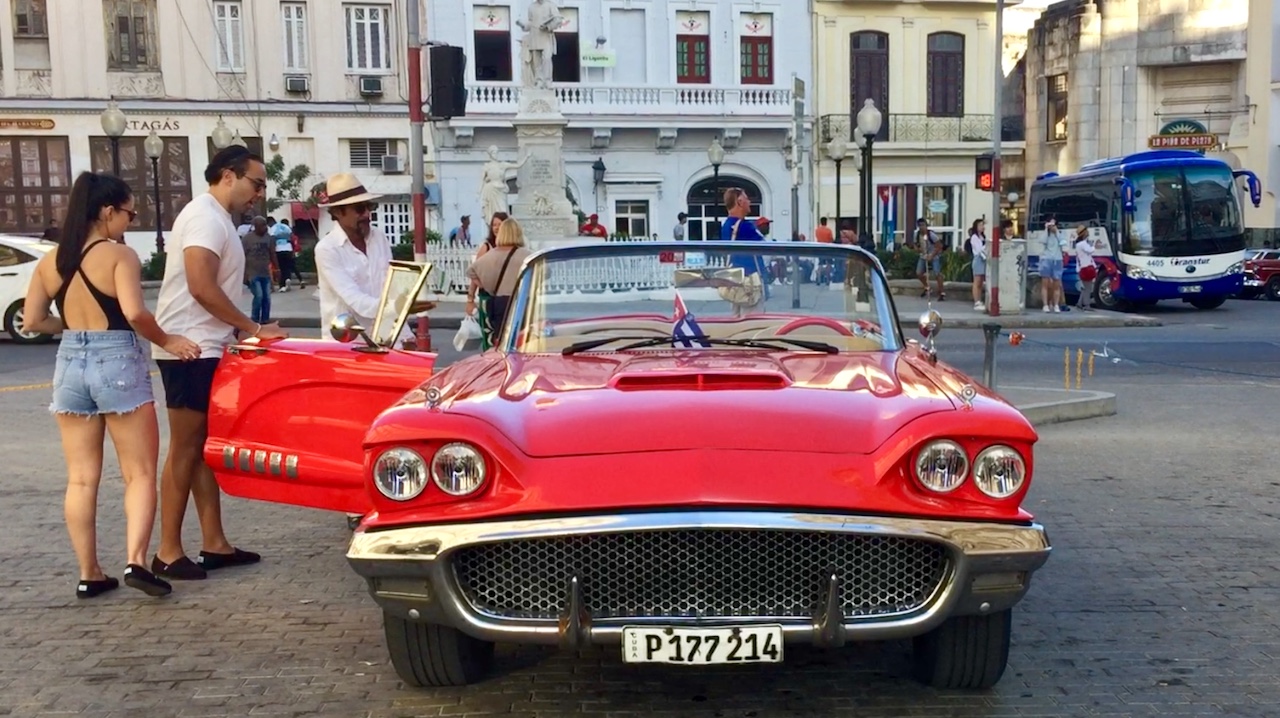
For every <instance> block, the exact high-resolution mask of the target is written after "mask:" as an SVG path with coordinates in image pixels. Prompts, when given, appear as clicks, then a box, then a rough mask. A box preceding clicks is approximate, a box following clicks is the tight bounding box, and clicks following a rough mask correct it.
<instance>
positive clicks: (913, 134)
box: [819, 113, 1026, 145]
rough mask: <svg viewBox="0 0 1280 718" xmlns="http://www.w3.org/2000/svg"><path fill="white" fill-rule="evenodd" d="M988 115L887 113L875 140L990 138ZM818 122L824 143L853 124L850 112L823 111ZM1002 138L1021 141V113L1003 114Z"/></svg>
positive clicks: (930, 142) (926, 141)
mask: <svg viewBox="0 0 1280 718" xmlns="http://www.w3.org/2000/svg"><path fill="white" fill-rule="evenodd" d="M991 120H992V115H964V116H961V117H934V116H930V115H922V114H902V113H890V114H889V115H888V116H886V117H885V119H884V123H883V125H882V126H881V128H880V135H879V136H878V137H876V142H901V143H905V144H917V145H936V144H951V143H960V144H963V143H966V142H975V143H977V142H982V143H990V142H991ZM819 124H820V129H821V132H822V138H821V139H822V142H823V143H824V144H825V143H827V142H830V141H831V139H832V138H833V137H834V136H835V135H836V134H837V133H838V134H840V135H841V136H842V137H844V138H845V139H846V140H848V139H850V138H851V135H850V134H849V133H850V131H851V130H852V129H853V127H855V126H856V120H855V119H854V116H853V115H823V116H822V119H821V122H820V123H819ZM1000 139H1001V141H1002V142H1022V141H1023V140H1025V139H1026V133H1025V132H1024V130H1023V121H1022V118H1021V117H1006V118H1004V122H1003V132H1002V133H1001V138H1000Z"/></svg>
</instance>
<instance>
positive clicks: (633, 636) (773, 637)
mask: <svg viewBox="0 0 1280 718" xmlns="http://www.w3.org/2000/svg"><path fill="white" fill-rule="evenodd" d="M622 660H623V662H624V663H681V664H685V665H711V664H717V663H781V662H782V626H776V625H770V626H740V627H736V628H735V627H729V628H660V627H659V628H647V627H644V628H641V627H633V626H629V627H626V628H623V629H622Z"/></svg>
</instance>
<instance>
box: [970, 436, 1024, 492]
mask: <svg viewBox="0 0 1280 718" xmlns="http://www.w3.org/2000/svg"><path fill="white" fill-rule="evenodd" d="M995 454H1002V455H1003V458H1001V459H997V460H998V461H1011V462H1012V463H1013V465H1014V466H1016V467H1017V470H1018V471H1019V472H1020V476H1019V477H1018V481H1017V485H1016V486H1014V487H1013V489H1012V490H1009V491H1006V492H1004V493H993V492H991V491H988V490H987V489H986V487H985V486H984V485H983V479H981V478H980V473H982V472H983V470H984V469H986V468H987V466H988V465H989V464H988V462H990V461H992V456H993V455H995ZM972 473H973V485H974V487H975V488H976V489H977V490H978V491H980V492H981V493H982V495H983V496H986V497H987V498H990V499H995V500H997V501H1003V500H1004V499H1008V498H1010V497H1013V496H1016V495H1018V494H1019V493H1020V492H1021V491H1022V490H1023V489H1024V488H1026V485H1027V475H1028V474H1027V459H1026V457H1024V456H1023V455H1022V452H1020V451H1018V450H1017V449H1016V448H1014V447H1012V446H1009V445H1007V444H992V445H991V446H988V447H986V448H984V449H983V450H982V451H979V452H978V454H977V455H976V456H974V457H973V467H972Z"/></svg>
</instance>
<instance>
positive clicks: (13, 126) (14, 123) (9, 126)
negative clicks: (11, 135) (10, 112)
mask: <svg viewBox="0 0 1280 718" xmlns="http://www.w3.org/2000/svg"><path fill="white" fill-rule="evenodd" d="M56 124H57V123H55V122H54V121H53V120H50V119H48V118H26V117H0V130H52V129H53V128H54V127H55V126H56Z"/></svg>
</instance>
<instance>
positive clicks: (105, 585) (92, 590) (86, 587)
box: [76, 576, 120, 598]
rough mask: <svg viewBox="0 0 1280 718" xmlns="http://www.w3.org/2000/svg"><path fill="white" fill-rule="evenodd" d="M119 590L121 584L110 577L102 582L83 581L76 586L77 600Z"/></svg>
mask: <svg viewBox="0 0 1280 718" xmlns="http://www.w3.org/2000/svg"><path fill="white" fill-rule="evenodd" d="M117 588H120V582H119V581H117V580H116V579H114V578H111V577H110V576H107V577H106V578H104V579H102V580H101V581H81V582H80V584H79V585H77V586H76V598H93V597H94V596H101V595H102V594H104V593H106V592H107V591H114V590H116V589H117Z"/></svg>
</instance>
